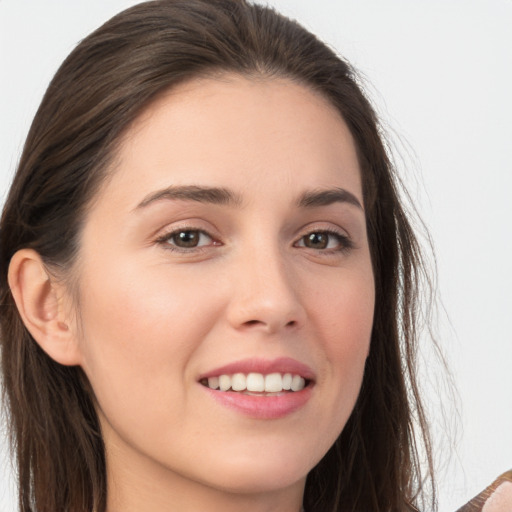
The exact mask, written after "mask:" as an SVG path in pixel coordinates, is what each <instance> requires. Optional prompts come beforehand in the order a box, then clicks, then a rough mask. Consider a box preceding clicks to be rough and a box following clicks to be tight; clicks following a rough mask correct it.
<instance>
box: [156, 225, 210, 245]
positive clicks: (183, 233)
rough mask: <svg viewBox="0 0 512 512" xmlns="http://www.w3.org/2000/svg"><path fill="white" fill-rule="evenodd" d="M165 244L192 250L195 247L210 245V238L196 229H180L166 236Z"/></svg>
mask: <svg viewBox="0 0 512 512" xmlns="http://www.w3.org/2000/svg"><path fill="white" fill-rule="evenodd" d="M165 242H166V243H167V244H169V245H170V246H174V247H178V248H180V249H194V248H195V247H202V246H205V245H210V244H211V243H212V238H211V236H210V235H208V234H207V233H205V232H203V231H200V230H198V229H182V230H180V231H175V232H174V233H171V234H169V235H167V236H166V237H165Z"/></svg>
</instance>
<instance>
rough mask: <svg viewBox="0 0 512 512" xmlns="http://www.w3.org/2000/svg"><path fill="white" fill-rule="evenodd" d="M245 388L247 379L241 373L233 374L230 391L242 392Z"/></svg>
mask: <svg viewBox="0 0 512 512" xmlns="http://www.w3.org/2000/svg"><path fill="white" fill-rule="evenodd" d="M246 387H247V379H246V378H245V375H244V374H243V373H235V375H233V377H231V389H232V390H233V391H243V390H244V389H245V388H246Z"/></svg>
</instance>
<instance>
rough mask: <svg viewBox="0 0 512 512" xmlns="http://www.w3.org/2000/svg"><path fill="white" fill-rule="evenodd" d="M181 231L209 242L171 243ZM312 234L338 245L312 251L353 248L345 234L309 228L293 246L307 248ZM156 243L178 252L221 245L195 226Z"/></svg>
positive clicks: (334, 250) (171, 234)
mask: <svg viewBox="0 0 512 512" xmlns="http://www.w3.org/2000/svg"><path fill="white" fill-rule="evenodd" d="M182 233H195V234H199V236H200V237H201V236H206V237H208V238H209V239H210V240H211V242H210V243H208V244H205V245H196V246H191V247H179V246H178V245H176V244H171V239H172V238H174V237H176V236H178V235H179V234H182ZM312 235H327V236H328V237H329V238H331V237H333V238H335V239H336V240H337V244H338V247H334V248H333V247H331V248H327V247H326V248H323V249H315V248H314V247H309V249H312V250H313V251H318V252H319V253H323V254H326V255H328V254H334V253H344V252H348V251H350V250H351V249H353V248H354V243H353V242H352V240H350V238H349V237H348V236H347V235H345V234H342V233H340V232H338V231H336V230H334V229H318V230H311V231H309V232H307V233H306V234H304V235H302V236H301V237H300V238H299V239H298V240H297V241H296V242H295V243H294V244H293V246H294V247H304V248H306V249H307V248H308V247H307V246H306V245H305V240H306V238H307V237H308V236H312ZM199 240H200V239H199ZM301 242H302V243H304V245H299V244H300V243H301ZM330 242H331V240H329V241H328V242H327V245H329V243H330ZM156 243H157V244H159V245H162V246H163V247H164V248H165V249H166V250H169V251H174V252H180V253H191V252H199V251H202V250H204V249H205V248H207V247H211V246H220V245H222V243H221V242H219V241H216V240H215V238H214V237H213V236H212V235H210V234H209V233H207V232H206V231H204V230H203V229H200V228H195V227H185V228H179V229H175V230H173V231H171V232H168V233H165V234H163V235H162V236H160V237H158V238H157V239H156Z"/></svg>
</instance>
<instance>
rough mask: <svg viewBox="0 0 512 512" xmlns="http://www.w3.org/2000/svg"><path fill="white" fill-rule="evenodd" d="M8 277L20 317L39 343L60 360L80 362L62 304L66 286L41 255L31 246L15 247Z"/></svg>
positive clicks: (66, 363)
mask: <svg viewBox="0 0 512 512" xmlns="http://www.w3.org/2000/svg"><path fill="white" fill-rule="evenodd" d="M8 280H9V287H10V288H11V292H12V295H13V297H14V301H15V302H16V306H17V308H18V311H19V313H20V316H21V319H22V320H23V323H24V324H25V327H26V328H27V329H28V331H29V332H30V334H31V335H32V337H33V338H34V340H35V341H36V342H37V343H38V344H39V346H40V347H41V348H42V349H43V350H44V351H45V352H46V353H47V354H48V355H49V356H50V357H51V358H52V359H54V360H55V361H57V362H58V363H60V364H63V365H67V366H72V365H78V364H80V361H81V357H80V350H79V344H78V338H77V336H76V333H74V332H73V330H72V329H70V325H71V321H70V320H71V319H70V318H68V317H69V316H70V312H69V311H68V312H66V311H65V307H64V305H65V304H66V300H65V299H66V297H67V295H66V290H65V287H64V286H63V285H62V284H61V283H59V282H57V281H56V280H55V279H54V278H52V277H51V276H50V274H49V273H48V272H47V270H46V266H45V264H44V263H43V260H42V259H41V256H39V254H38V253H37V252H36V251H34V250H32V249H21V250H20V251H18V252H17V253H16V254H14V256H13V257H12V259H11V263H10V265H9V273H8Z"/></svg>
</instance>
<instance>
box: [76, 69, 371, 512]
mask: <svg viewBox="0 0 512 512" xmlns="http://www.w3.org/2000/svg"><path fill="white" fill-rule="evenodd" d="M177 186H201V187H222V188H224V189H229V191H230V192H231V193H232V195H233V196H234V197H235V198H236V201H234V202H233V203H230V204H211V203H209V202H204V201H197V200H188V199H169V198H166V197H160V198H159V199H155V194H157V195H158V192H159V191H161V190H163V189H166V188H168V187H177ZM339 188H342V189H344V190H346V191H348V192H349V193H350V194H352V195H353V196H355V198H357V200H358V201H359V203H360V204H361V205H362V204H363V199H362V190H361V180H360V170H359V165H358V161H357V156H356V150H355V147H354V142H353V139H352V137H351V135H350V133H349V131H348V128H347V126H346V125H345V123H344V122H343V120H342V118H341V117H340V115H339V114H338V113H337V111H336V110H335V109H334V108H333V107H331V106H330V104H329V103H328V102H327V101H326V100H324V99H323V98H322V97H320V96H318V95H317V94H315V93H313V92H311V91H309V90H308V89H306V88H305V87H303V86H301V85H298V84H295V83H292V82H291V81H288V80H285V79H261V80H257V81H256V80H249V79H247V78H242V77H238V76H229V75H228V76H225V77H222V78H217V79H213V78H212V79H202V80H196V81H193V82H190V83H187V84H185V85H182V86H180V87H179V88H176V89H173V90H172V91H171V92H169V93H167V94H166V95H164V96H162V97H161V98H159V100H158V101H157V102H155V103H154V104H153V105H151V106H150V107H149V108H148V109H147V110H146V111H145V112H144V113H143V114H142V115H141V116H140V118H139V119H138V120H137V122H136V123H135V124H134V125H133V126H132V127H131V128H130V130H129V131H128V133H127V134H126V136H125V137H124V140H123V141H122V144H121V147H120V150H119V154H118V158H117V164H116V166H115V169H113V171H112V176H111V178H110V179H109V180H108V181H107V183H106V186H105V187H103V189H102V190H101V192H100V194H99V196H98V197H97V198H96V200H95V201H94V204H93V205H92V207H91V209H90V211H89V212H88V215H87V218H86V222H85V226H84V230H83V233H82V238H81V249H80V254H79V258H78V260H77V262H76V265H75V269H74V272H75V274H76V277H77V282H78V296H79V301H78V304H79V311H78V315H70V317H69V318H68V321H69V322H68V325H69V329H70V333H71V334H70V335H71V336H73V337H74V338H75V339H76V343H77V345H78V347H79V350H78V356H77V360H76V361H74V362H75V363H78V364H80V365H81V366H82V368H83V369H84V371H85V373H86V374H87V376H88V378H89V379H90V382H91V384H92V387H93V389H94V392H95V395H96V399H97V404H98V405H97V407H98V413H99V416H100V421H101V424H102V428H103V434H104V438H105V444H106V451H107V467H108V486H109V495H108V510H109V512H114V511H117V510H123V511H124V512H131V511H137V510H152V511H154V512H163V511H165V512H169V511H178V510H179V511H180V512H187V511H197V510H202V511H206V512H216V511H221V510H222V511H223V512H226V511H235V510H236V511H239V510H246V511H260V512H261V511H267V512H270V511H277V510H279V511H281V512H297V511H298V510H299V509H300V507H301V503H302V495H303V489H304V483H305V478H306V475H307V473H308V471H310V470H311V468H312V467H313V466H314V465H315V464H316V463H317V462H318V461H319V460H320V459H321V458H322V456H323V455H324V454H325V452H326V451H327V450H328V449H329V447H330V446H331V445H332V443H333V442H334V441H335V439H336V437H337V436H338V435H339V433H340V431H341V430H342V428H343V426H344V425H345V423H346V421H347V419H348V417H349V415H350V413H351V411H352V409H353V406H354V403H355V400H356V398H357V395H358V393H359V389H360V385H361V381H362V376H363V371H364V364H365V361H366V358H367V354H368V351H369V343H370V333H371V327H372V320H373V310H374V281H373V273H372V266H371V261H370V254H369V248H368V240H367V235H366V227H365V214H364V208H363V207H359V206H357V205H355V204H352V203H350V202H347V201H335V202H333V203H332V204H328V205H323V206H310V207H305V206H299V205H297V200H298V198H299V197H301V195H303V194H304V193H305V192H312V191H313V192H318V191H321V190H326V189H339ZM151 198H153V200H151ZM180 230H181V232H183V231H187V230H189V231H190V230H199V231H200V232H201V234H200V238H199V246H198V247H191V248H179V247H177V246H176V236H174V238H173V237H172V236H170V234H171V233H174V234H176V233H177V232H178V233H179V232H180ZM325 230H331V231H335V232H336V233H338V234H339V235H340V236H341V237H345V238H348V239H349V240H350V243H349V245H351V247H346V245H347V243H346V241H345V238H340V237H339V236H338V235H336V234H334V235H332V234H331V235H325V238H322V240H327V241H328V246H327V247H324V246H322V244H317V245H314V246H313V247H311V246H307V245H306V241H305V240H306V239H305V238H304V237H305V236H306V235H308V234H311V233H323V232H324V231H325ZM193 234H198V232H197V231H196V232H194V233H193ZM73 318H75V319H74V320H73ZM252 357H258V358H263V359H270V360H272V359H275V358H277V357H291V358H294V359H296V360H297V361H299V362H302V363H304V364H307V365H308V366H309V367H310V368H311V369H312V370H313V372H314V374H315V379H314V386H313V388H312V393H311V397H310V399H309V400H308V402H307V403H306V404H305V405H304V406H303V407H301V408H300V409H298V410H297V411H295V412H293V413H291V414H288V415H286V416H285V417H282V418H278V419H261V418H251V417H248V416H247V415H244V414H242V413H240V412H238V411H235V410H232V409H229V408H227V407H225V406H223V405H221V404H219V403H217V402H216V401H215V400H212V398H211V396H210V395H209V394H208V393H207V392H205V389H204V387H203V386H202V385H201V384H200V383H199V382H198V379H199V376H200V375H202V374H204V373H205V372H208V371H210V370H212V369H214V368H217V367H219V366H223V365H225V364H228V363H231V362H233V361H238V360H240V359H246V358H252Z"/></svg>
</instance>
